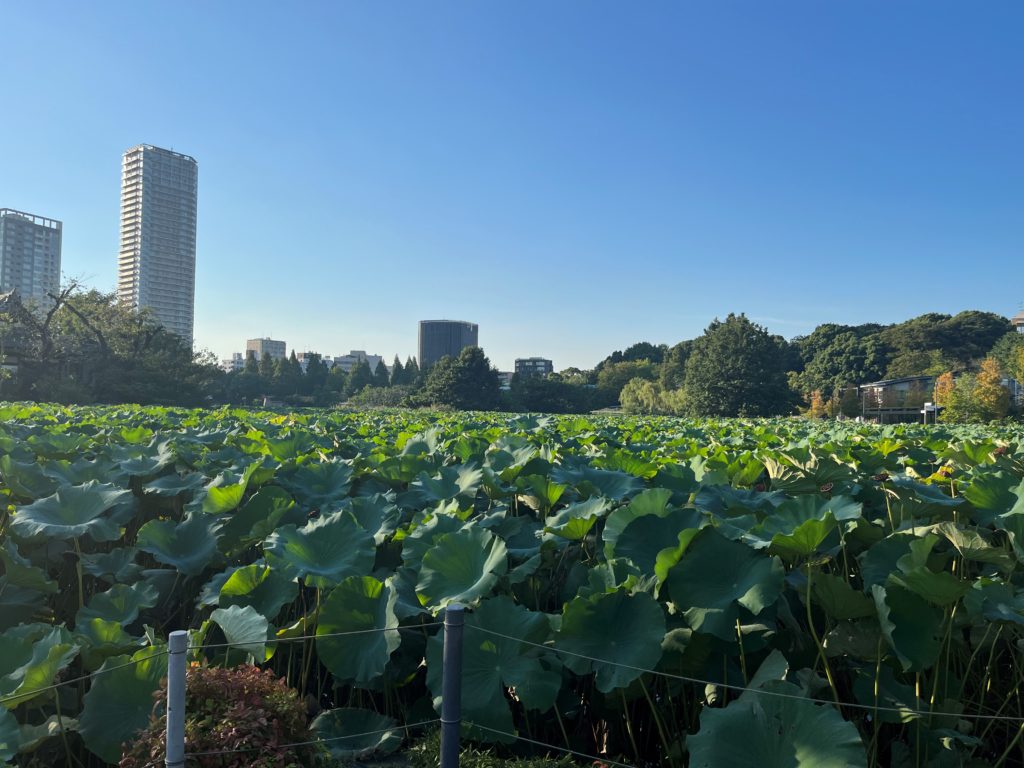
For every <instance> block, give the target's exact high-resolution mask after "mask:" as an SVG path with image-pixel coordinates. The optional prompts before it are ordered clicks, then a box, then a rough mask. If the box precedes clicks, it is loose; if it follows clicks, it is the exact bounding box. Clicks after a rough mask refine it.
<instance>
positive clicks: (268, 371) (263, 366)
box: [260, 352, 295, 381]
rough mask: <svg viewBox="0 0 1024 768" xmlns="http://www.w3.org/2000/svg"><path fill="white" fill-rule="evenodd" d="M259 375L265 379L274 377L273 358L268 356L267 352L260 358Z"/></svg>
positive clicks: (268, 379)
mask: <svg viewBox="0 0 1024 768" xmlns="http://www.w3.org/2000/svg"><path fill="white" fill-rule="evenodd" d="M292 354H295V353H294V352H293V353H292ZM260 376H262V377H263V378H264V379H266V380H267V381H270V380H271V379H272V378H274V358H272V357H271V356H270V353H269V352H264V353H263V357H261V358H260Z"/></svg>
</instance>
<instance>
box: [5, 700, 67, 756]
mask: <svg viewBox="0 0 1024 768" xmlns="http://www.w3.org/2000/svg"><path fill="white" fill-rule="evenodd" d="M0 712H2V714H0V719H2V718H3V715H7V716H8V717H13V715H10V713H8V712H7V710H0ZM77 730H78V720H77V719H75V718H73V717H68V716H67V715H64V716H58V715H50V716H49V717H48V718H46V720H44V721H43V722H42V723H40V724H39V725H22V726H21V746H20V747H19V748H18V751H19V753H20V754H22V755H26V754H31V753H32V752H35V751H36V750H38V749H39V748H40V747H41V746H43V744H44V743H46V741H47V740H49V739H55V738H60V737H61V736H62V734H65V733H73V732H76V731H77ZM3 740H4V739H3V737H2V736H0V743H2V742H3ZM0 750H2V747H0Z"/></svg>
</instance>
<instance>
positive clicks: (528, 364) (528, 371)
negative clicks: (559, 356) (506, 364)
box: [516, 357, 555, 379]
mask: <svg viewBox="0 0 1024 768" xmlns="http://www.w3.org/2000/svg"><path fill="white" fill-rule="evenodd" d="M554 372H555V364H554V363H552V362H551V361H550V360H548V359H547V358H544V357H519V358H516V374H518V376H519V378H521V379H528V378H533V377H535V376H536V377H541V378H543V377H544V376H547V375H548V374H549V373H554Z"/></svg>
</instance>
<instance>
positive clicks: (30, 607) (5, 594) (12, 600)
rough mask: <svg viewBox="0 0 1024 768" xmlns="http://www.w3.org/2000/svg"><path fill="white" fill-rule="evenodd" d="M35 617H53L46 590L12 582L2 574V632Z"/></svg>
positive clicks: (0, 621) (0, 600)
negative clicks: (38, 589) (40, 590)
mask: <svg viewBox="0 0 1024 768" xmlns="http://www.w3.org/2000/svg"><path fill="white" fill-rule="evenodd" d="M33 619H36V620H39V621H44V620H52V619H53V610H52V609H51V608H50V607H49V605H48V603H47V596H46V594H45V593H44V592H37V591H36V590H34V589H26V588H25V587H18V586H15V585H14V584H11V583H10V582H9V581H8V580H7V576H6V575H4V576H0V632H3V631H5V630H7V629H9V628H11V627H17V626H18V625H19V624H24V623H26V622H29V621H32V620H33Z"/></svg>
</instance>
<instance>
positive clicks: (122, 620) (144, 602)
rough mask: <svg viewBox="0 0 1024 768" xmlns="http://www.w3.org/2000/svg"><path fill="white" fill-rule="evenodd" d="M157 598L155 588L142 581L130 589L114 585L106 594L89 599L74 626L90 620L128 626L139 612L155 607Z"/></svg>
mask: <svg viewBox="0 0 1024 768" xmlns="http://www.w3.org/2000/svg"><path fill="white" fill-rule="evenodd" d="M159 598H160V592H159V591H158V590H157V588H156V587H155V586H153V585H152V584H149V583H147V582H144V581H138V582H136V583H135V584H132V585H131V586H130V587H129V586H125V585H124V584H115V585H114V586H112V587H111V588H110V589H108V590H107V591H106V592H100V593H98V594H95V595H93V596H92V597H91V598H90V599H89V604H88V605H86V606H85V607H84V608H82V609H81V610H79V612H78V614H77V616H76V617H75V626H76V627H79V626H80V625H81V624H83V623H86V622H89V621H91V620H92V619H103V620H104V621H115V622H117V623H118V624H119V625H120V626H122V627H125V626H128V625H129V624H131V623H132V622H133V621H135V620H136V619H137V618H138V617H139V612H140V611H142V610H143V609H145V608H152V607H153V606H154V605H156V604H157V600H159Z"/></svg>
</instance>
